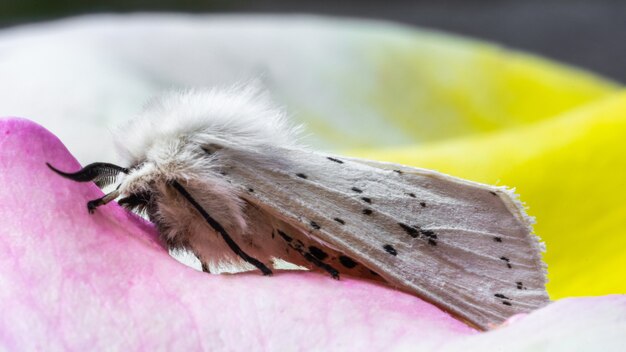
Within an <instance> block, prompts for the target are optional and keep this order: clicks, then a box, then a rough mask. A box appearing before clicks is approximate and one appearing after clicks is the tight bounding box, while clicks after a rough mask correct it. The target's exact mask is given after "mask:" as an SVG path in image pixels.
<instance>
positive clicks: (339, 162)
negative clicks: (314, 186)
mask: <svg viewBox="0 0 626 352" xmlns="http://www.w3.org/2000/svg"><path fill="white" fill-rule="evenodd" d="M326 159H328V160H330V161H334V162H336V163H338V164H343V161H341V160H339V159H336V158H331V157H329V156H328V157H326Z"/></svg>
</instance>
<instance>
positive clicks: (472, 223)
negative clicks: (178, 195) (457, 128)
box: [230, 150, 549, 329]
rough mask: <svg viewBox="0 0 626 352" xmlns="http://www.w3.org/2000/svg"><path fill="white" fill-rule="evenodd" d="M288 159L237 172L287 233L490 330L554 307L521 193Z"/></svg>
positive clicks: (391, 168)
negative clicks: (296, 232) (300, 234)
mask: <svg viewBox="0 0 626 352" xmlns="http://www.w3.org/2000/svg"><path fill="white" fill-rule="evenodd" d="M280 155H281V158H280V160H279V161H278V162H279V163H280V165H277V163H276V162H267V163H263V162H261V163H244V162H242V163H240V164H237V165H234V166H233V169H232V170H230V172H232V173H233V174H234V175H233V180H235V181H233V182H235V183H237V182H240V183H241V184H240V186H241V187H242V188H247V187H250V186H251V185H254V189H255V192H254V193H253V194H247V195H246V196H245V197H246V200H247V201H248V202H250V203H252V204H254V205H255V206H257V207H259V208H261V209H264V211H266V212H268V213H269V214H271V215H272V216H274V217H276V218H277V219H280V220H282V221H284V222H286V223H288V224H289V225H290V227H289V228H290V229H291V230H289V229H283V230H285V231H293V228H297V229H298V230H299V231H301V232H303V233H304V234H305V235H306V236H308V237H309V238H310V239H312V240H314V241H316V242H318V243H320V245H321V246H325V247H327V248H330V249H331V250H332V251H333V252H335V253H336V252H339V253H343V254H344V255H345V256H348V257H350V258H354V260H355V261H356V262H357V263H358V265H362V266H365V267H366V268H368V269H370V270H373V271H375V272H376V273H378V274H379V275H380V276H381V277H382V278H383V279H384V280H385V281H387V282H388V283H389V284H391V285H393V286H396V287H398V288H400V289H403V290H405V291H409V292H411V293H414V294H416V295H418V296H420V297H422V298H424V299H426V300H428V301H430V302H432V303H434V304H436V305H438V306H440V307H442V308H443V309H445V310H447V311H449V312H451V313H453V314H455V315H457V316H459V317H461V318H462V319H465V320H467V321H469V322H470V323H472V324H474V325H476V326H478V327H480V328H483V329H487V328H489V327H491V326H494V325H496V324H499V323H502V322H503V321H504V320H505V319H507V318H508V317H510V316H512V315H514V314H517V313H523V312H528V311H531V310H533V309H535V308H538V307H541V306H543V305H545V304H546V303H547V302H549V298H548V295H547V293H546V290H545V283H546V276H545V265H544V264H543V262H542V260H541V254H540V252H541V250H542V247H541V245H540V243H539V240H538V238H537V237H536V236H535V235H533V234H532V227H531V222H532V221H531V219H530V218H529V217H528V216H527V215H526V214H525V211H524V209H523V207H522V205H521V203H520V202H519V201H518V200H517V198H516V196H515V195H514V194H513V192H512V191H510V190H508V189H506V188H503V187H494V186H489V185H483V184H479V183H475V182H470V181H466V180H463V179H459V178H455V177H451V176H448V175H444V174H441V173H438V172H435V171H431V170H425V169H418V168H411V167H406V166H401V165H396V164H390V163H380V162H374V161H369V160H362V159H353V158H341V157H335V156H327V155H322V154H318V153H314V152H308V151H301V150H281V151H280ZM244 183H247V184H244ZM284 259H286V260H289V258H284ZM337 269H338V270H339V271H340V272H350V270H346V269H345V268H337Z"/></svg>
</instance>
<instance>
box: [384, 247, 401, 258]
mask: <svg viewBox="0 0 626 352" xmlns="http://www.w3.org/2000/svg"><path fill="white" fill-rule="evenodd" d="M383 249H384V250H385V251H387V253H389V254H391V255H394V256H395V255H398V251H396V249H395V248H393V246H392V245H390V244H386V245H384V246H383Z"/></svg>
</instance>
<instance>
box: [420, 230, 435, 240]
mask: <svg viewBox="0 0 626 352" xmlns="http://www.w3.org/2000/svg"><path fill="white" fill-rule="evenodd" d="M420 233H421V234H422V235H424V236H426V237H428V238H430V239H433V240H436V239H437V235H436V234H435V233H434V232H433V231H432V230H422V229H420Z"/></svg>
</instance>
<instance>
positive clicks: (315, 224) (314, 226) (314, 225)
mask: <svg viewBox="0 0 626 352" xmlns="http://www.w3.org/2000/svg"><path fill="white" fill-rule="evenodd" d="M310 224H311V227H312V228H314V229H315V230H319V229H321V227H320V225H318V224H317V223H316V222H315V221H311V222H310Z"/></svg>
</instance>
